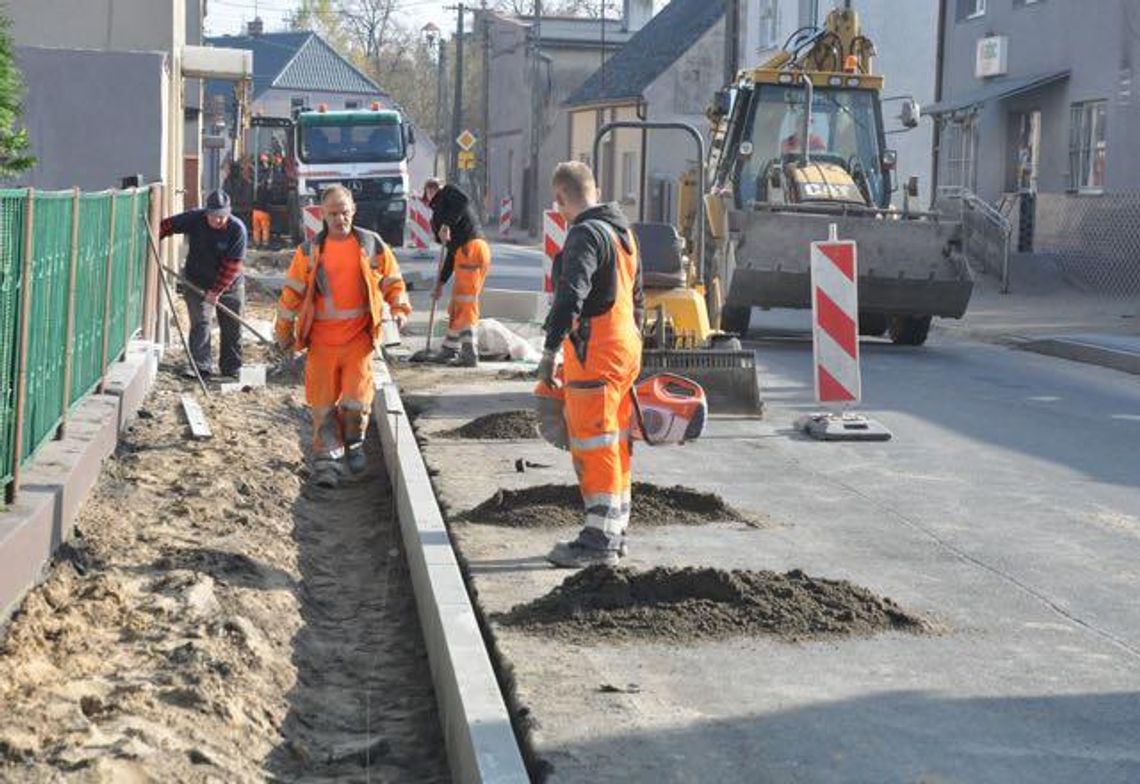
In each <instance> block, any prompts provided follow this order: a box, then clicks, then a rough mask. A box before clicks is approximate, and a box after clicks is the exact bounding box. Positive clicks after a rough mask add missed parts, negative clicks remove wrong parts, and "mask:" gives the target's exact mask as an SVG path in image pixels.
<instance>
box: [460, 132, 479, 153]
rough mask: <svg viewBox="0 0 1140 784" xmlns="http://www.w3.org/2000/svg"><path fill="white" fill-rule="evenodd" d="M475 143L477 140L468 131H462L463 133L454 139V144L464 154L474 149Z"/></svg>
mask: <svg viewBox="0 0 1140 784" xmlns="http://www.w3.org/2000/svg"><path fill="white" fill-rule="evenodd" d="M477 141H478V139H476V138H475V134H473V133H471V131H468V130H464V131H463V133H461V134H459V136H457V137H456V138H455V142H456V144H458V145H459V149H461V150H463V151H465V152H466V151H467V150H470V149H471V148H472V147H474V146H475V142H477Z"/></svg>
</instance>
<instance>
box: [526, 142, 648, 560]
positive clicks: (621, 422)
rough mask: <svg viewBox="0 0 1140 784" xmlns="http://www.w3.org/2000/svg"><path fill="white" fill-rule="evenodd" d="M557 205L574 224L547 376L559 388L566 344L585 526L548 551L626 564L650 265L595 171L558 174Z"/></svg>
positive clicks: (575, 165) (551, 326) (559, 282)
mask: <svg viewBox="0 0 1140 784" xmlns="http://www.w3.org/2000/svg"><path fill="white" fill-rule="evenodd" d="M552 184H553V189H554V201H555V204H556V206H557V208H558V211H559V212H561V213H562V216H563V217H564V218H565V219H566V223H567V225H568V226H569V227H570V228H569V231H568V232H567V234H566V242H565V243H564V245H563V247H562V251H561V253H559V255H558V256H557V257H556V258H555V260H554V268H553V273H552V277H553V278H554V282H555V287H554V301H553V302H552V304H551V307H550V313H549V315H548V316H547V319H546V325H545V329H546V341H545V344H544V350H543V353H542V361H541V362H540V363H539V366H538V378H539V381H540V383H542V382H544V383H546V384H549V385H551V386H553V385H554V383H555V382H554V377H555V362H556V358H557V354H558V350H559V349H560V348H561V350H562V360H563V377H564V384H565V387H564V390H563V391H564V394H565V409H564V416H565V419H566V430H567V434H568V436H569V440H570V444H569V446H570V455H571V457H572V458H573V461H574V470H575V472H576V473H577V475H578V485H579V488H580V489H581V492H582V502H583V504H584V505H585V507H586V519H585V525H584V526H583V528H582V530H581V531H580V532H579V533H578V536H577V537H576V538H575V539H573V540H570V541H564V542H558V543H557V544H556V545H555V546H554V549H553V550H551V551H550V553H549V554H548V555H547V556H546V557H547V560H549V561H550V562H551V563H553V564H555V565H556V566H561V567H567V568H578V567H583V566H590V565H592V564H606V565H609V566H613V565H616V564H617V563H618V560H619V559H620V558H621V557H622V556H623V555H624V554H625V550H626V548H625V532H626V527H627V526H628V525H629V512H630V487H631V484H632V481H631V480H632V474H631V453H632V441H631V427H630V422H631V419H632V414H633V400H632V397H631V394H632V391H631V390H632V388H633V384H634V382H635V381H637V376H638V374H639V373H640V372H641V333H640V331H639V329H638V324H640V323H641V313H642V311H643V310H644V298H643V292H642V287H641V261H640V258H639V256H638V252H637V243H636V241H635V239H634V236H633V231H632V230H631V228H630V225H629V221H628V220H627V219H626V217H625V213H624V212H622V210H621V207H620V206H618V205H617V204H599V203H598V192H597V185H596V183H595V181H594V175H593V172H591V171H590V167H589V166H587V165H586V164H584V163H580V162H577V161H574V162H569V163H562V164H559V166H558V168H556V169H555V170H554V178H553V182H552Z"/></svg>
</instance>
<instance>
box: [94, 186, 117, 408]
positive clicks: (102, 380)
mask: <svg viewBox="0 0 1140 784" xmlns="http://www.w3.org/2000/svg"><path fill="white" fill-rule="evenodd" d="M116 195H117V192H116V191H111V221H110V226H109V227H108V229H107V270H106V271H107V276H106V281H105V284H106V285H105V286H104V289H103V351H102V353H101V354H100V359H99V392H100V393H102V392H103V388H104V385H105V384H106V383H107V349H108V346H109V344H110V342H111V334H110V333H111V329H110V328H111V282H112V279H113V278H114V274H115V202H116V201H118V200H117V199H116V198H115V196H116Z"/></svg>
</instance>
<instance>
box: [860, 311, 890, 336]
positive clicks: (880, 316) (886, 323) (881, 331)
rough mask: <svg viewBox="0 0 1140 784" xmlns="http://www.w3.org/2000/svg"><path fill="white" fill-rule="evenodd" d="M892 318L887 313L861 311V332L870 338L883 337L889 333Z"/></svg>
mask: <svg viewBox="0 0 1140 784" xmlns="http://www.w3.org/2000/svg"><path fill="white" fill-rule="evenodd" d="M890 326H891V319H890V317H889V316H887V314H886V313H860V314H859V334H860V335H866V336H867V337H869V338H881V337H882V336H883V335H885V334H887V329H888V328H889V327H890Z"/></svg>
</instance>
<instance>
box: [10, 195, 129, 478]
mask: <svg viewBox="0 0 1140 784" xmlns="http://www.w3.org/2000/svg"><path fill="white" fill-rule="evenodd" d="M33 199H34V203H33V204H32V205H31V218H32V224H31V225H32V243H31V255H30V257H29V258H28V264H27V268H28V269H29V272H30V274H29V285H28V286H27V287H24V286H23V281H22V279H21V275H22V272H21V271H22V270H23V269H24V268H25V257H26V256H27V250H28V249H27V248H25V246H24V233H25V231H26V227H27V212H28V209H29V205H28V194H27V191H23V190H0V484H2V485H3V487H4V488H7V487H8V485H9V484H10V483H11V481H12V477H13V475H14V471H15V467H16V462H17V460H19V461H22V462H26V461H27V460H28V459H29V458H30V457H31V456H32V455H33V454H34V453H35V451H36V450H37V449H38V448H39V447H40V446H42V445H43V444H44V442H45V441H47V440H49V439H51V438H52V437H53V436H54V435H55V434H56V433H57V432H58V428H59V425H60V423H61V422H62V421H63V420H64V419H65V417H66V416H67V413H68V411H67V409H68V407H69V406H68V403H69V402H70V403H71V404H72V405H74V404H75V403H77V402H78V401H79V400H81V399H82V398H83V397H84V396H85V395H87V394H88V393H90V392H91V390H92V389H94V388H95V387H96V385H97V384H98V383H99V379H100V378H101V377H102V376H103V373H104V371H105V369H106V367H105V364H109V363H110V362H112V361H114V360H115V359H116V358H118V357H119V356H120V355H121V354H122V353H123V351H124V350H125V348H126V345H127V342H128V341H129V340H130V338H131V336H132V335H133V334H135V332H137V330H138V329H139V328H140V326H141V324H142V316H143V298H144V288H145V284H146V261H147V257H146V234H145V232H146V225H145V223H144V222H143V220H144V216H145V215H146V214H147V210H148V207H149V201H150V198H149V192H148V191H146V190H128V191H105V192H103V193H89V194H82V195H80V197H79V199H78V202H77V201H76V199H75V195H74V193H72V192H71V191H66V192H55V193H36V194H35V195H34V197H33ZM76 204H78V210H76ZM73 236H74V237H75V238H76V240H75V242H74V244H73V241H72V238H73ZM73 265H74V266H73ZM108 275H109V278H108ZM23 291H26V292H27V294H28V296H29V298H30V299H29V301H28V322H27V334H26V336H24V345H25V346H26V349H25V360H24V376H23V384H24V406H23V410H22V421H21V422H16V421H15V409H16V400H17V396H18V394H19V384H20V373H19V361H20V359H19V356H20V352H19V346H20V338H21V330H20V321H21V316H22V308H23V302H22V299H21V297H22V294H21V292H23ZM108 304H109V307H108ZM69 311H70V317H71V318H70V336H69V318H68V317H69ZM69 359H70V389H67V386H68V361H69ZM18 429H19V430H20V432H22V443H21V448H20V454H19V455H16V454H15V452H16V440H17V430H18Z"/></svg>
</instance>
